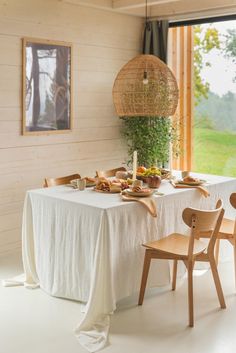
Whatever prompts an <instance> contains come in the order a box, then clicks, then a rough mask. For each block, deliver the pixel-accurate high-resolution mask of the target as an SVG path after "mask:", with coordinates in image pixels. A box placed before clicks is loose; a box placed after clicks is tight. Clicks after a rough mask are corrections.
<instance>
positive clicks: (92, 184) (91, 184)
mask: <svg viewBox="0 0 236 353" xmlns="http://www.w3.org/2000/svg"><path fill="white" fill-rule="evenodd" d="M95 185H96V183H86V188H91V187H92V186H95Z"/></svg>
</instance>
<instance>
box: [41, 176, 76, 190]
mask: <svg viewBox="0 0 236 353" xmlns="http://www.w3.org/2000/svg"><path fill="white" fill-rule="evenodd" d="M73 179H80V175H79V174H72V175H67V176H64V177H60V178H45V179H44V187H45V188H48V187H50V186H57V185H65V184H69V183H70V181H71V180H73Z"/></svg>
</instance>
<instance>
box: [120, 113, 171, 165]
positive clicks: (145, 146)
mask: <svg viewBox="0 0 236 353" xmlns="http://www.w3.org/2000/svg"><path fill="white" fill-rule="evenodd" d="M121 119H122V120H123V121H122V126H121V134H122V136H123V138H124V139H125V140H126V143H127V146H128V161H127V164H128V165H130V164H131V163H132V157H133V152H134V151H137V152H138V164H139V165H144V166H145V167H150V166H153V165H157V166H159V167H163V166H164V165H166V164H167V163H168V161H169V145H170V141H172V142H173V141H176V139H177V135H176V131H175V129H174V128H173V127H172V124H171V120H170V119H169V118H161V117H122V118H121Z"/></svg>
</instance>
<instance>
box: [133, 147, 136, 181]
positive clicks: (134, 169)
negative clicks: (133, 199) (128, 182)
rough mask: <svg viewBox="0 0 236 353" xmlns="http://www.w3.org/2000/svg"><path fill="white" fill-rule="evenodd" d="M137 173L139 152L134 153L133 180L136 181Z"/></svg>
mask: <svg viewBox="0 0 236 353" xmlns="http://www.w3.org/2000/svg"><path fill="white" fill-rule="evenodd" d="M136 173H137V151H134V153H133V180H136Z"/></svg>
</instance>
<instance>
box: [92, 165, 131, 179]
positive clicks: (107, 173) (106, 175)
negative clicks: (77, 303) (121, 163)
mask: <svg viewBox="0 0 236 353" xmlns="http://www.w3.org/2000/svg"><path fill="white" fill-rule="evenodd" d="M118 171H124V172H126V171H127V169H126V168H125V167H119V168H115V169H110V170H96V176H97V177H98V178H109V177H113V176H115V175H116V172H118Z"/></svg>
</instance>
